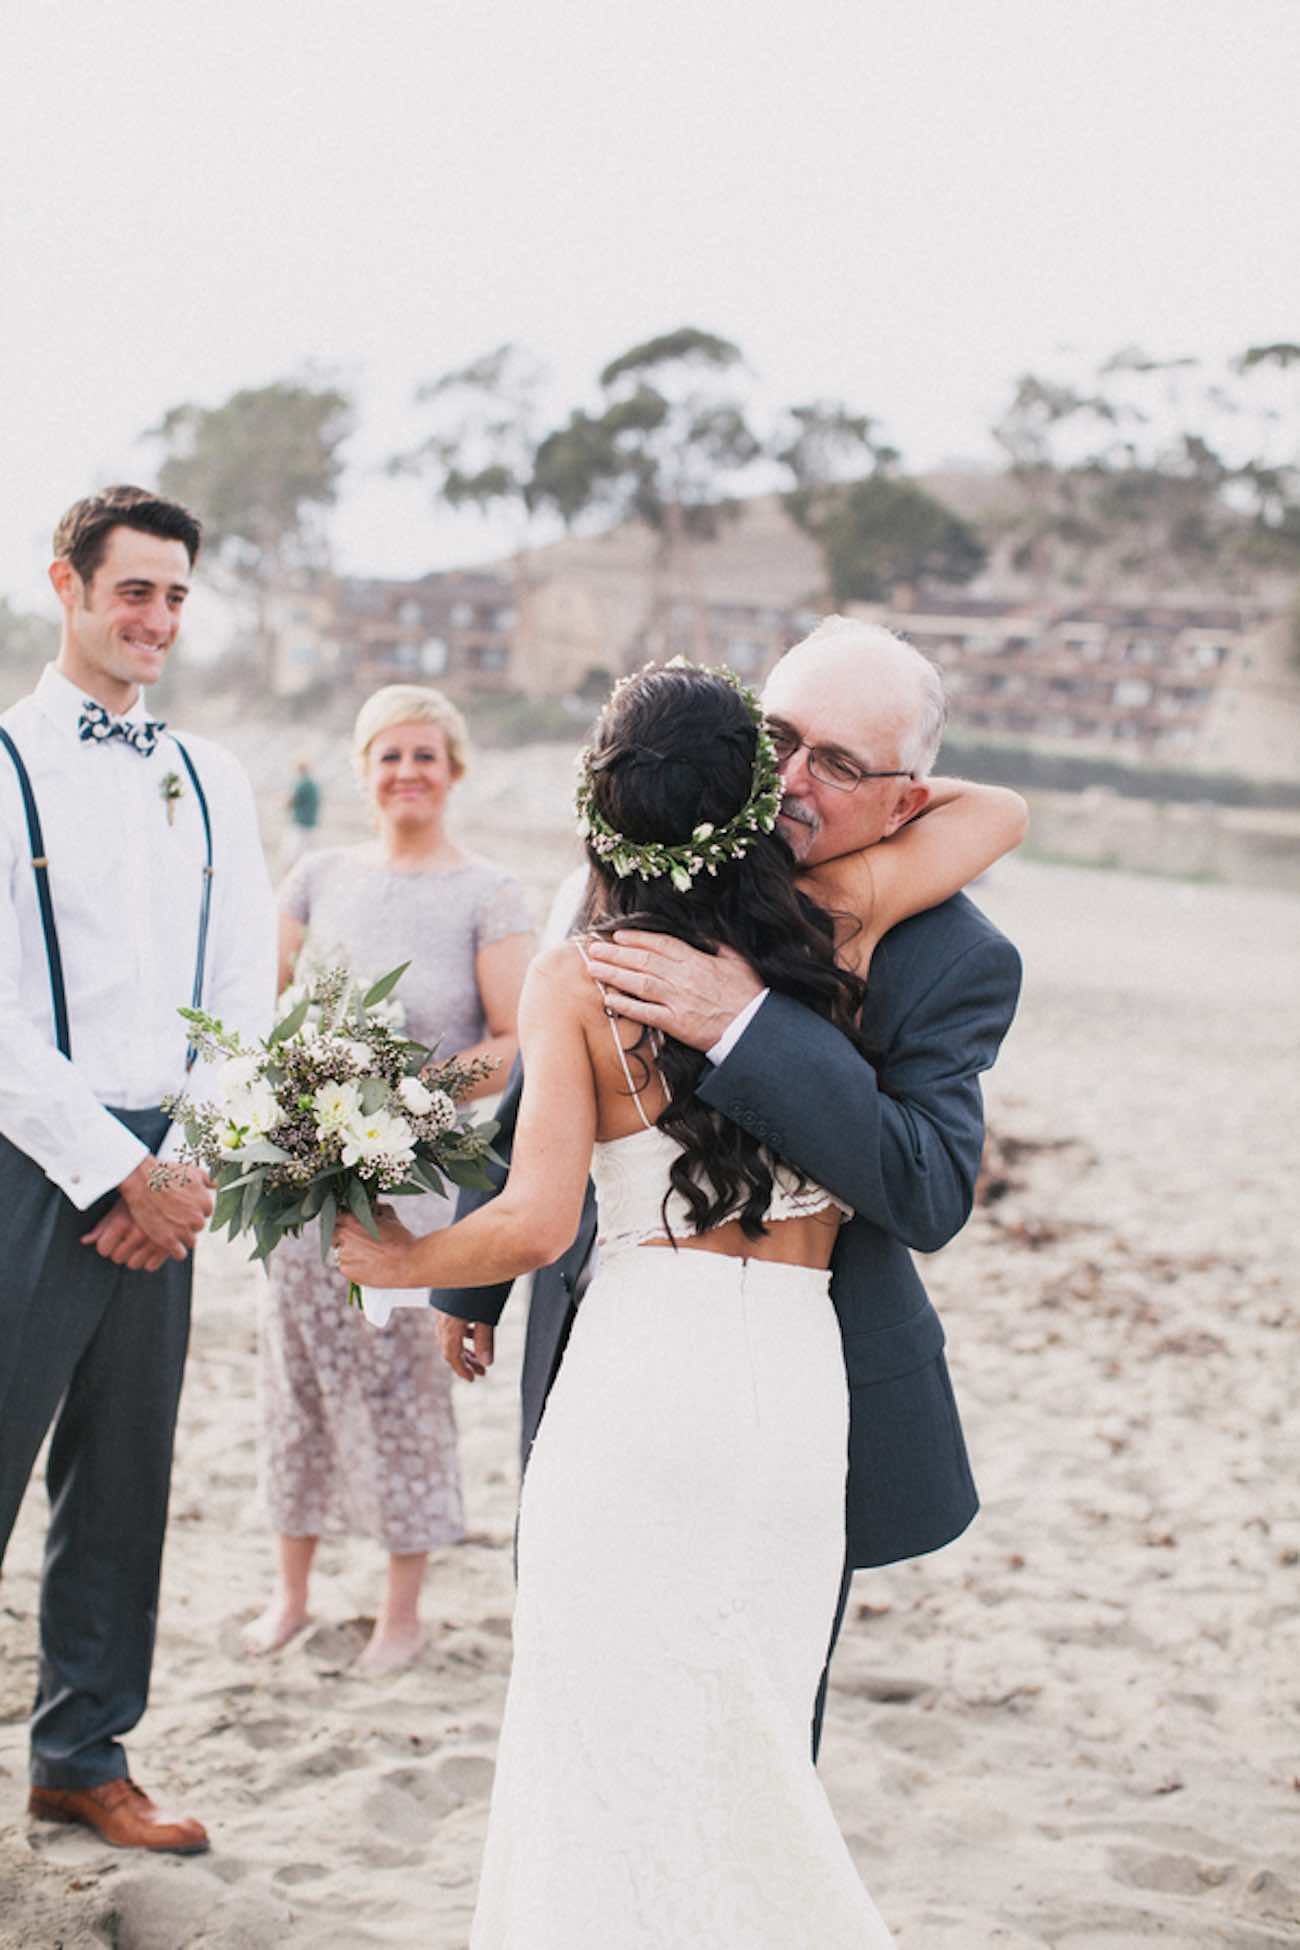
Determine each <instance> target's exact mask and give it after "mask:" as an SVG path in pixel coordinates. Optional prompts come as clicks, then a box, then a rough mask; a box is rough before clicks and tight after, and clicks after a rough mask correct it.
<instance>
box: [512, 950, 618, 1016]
mask: <svg viewBox="0 0 1300 1950" xmlns="http://www.w3.org/2000/svg"><path fill="white" fill-rule="evenodd" d="M528 979H529V981H530V982H532V983H533V984H534V986H535V987H537V988H544V989H545V990H546V992H547V994H548V995H550V996H551V997H553V998H554V999H555V1000H556V1001H561V1000H563V1001H564V1002H566V1003H568V1004H570V1005H571V1006H572V1007H573V1008H575V1009H587V1008H595V1009H597V1010H599V1009H600V1007H601V1002H600V991H599V989H598V988H597V986H596V983H595V980H594V979H593V977H592V975H591V973H590V972H589V970H588V968H587V965H586V962H585V961H584V959H583V953H582V946H581V944H580V942H579V941H578V938H577V937H576V936H575V935H570V936H569V937H568V939H567V940H565V941H557V942H556V944H555V946H554V947H552V948H543V949H542V950H541V952H540V954H537V955H535V956H534V957H533V959H532V961H531V962H530V963H529V967H528Z"/></svg>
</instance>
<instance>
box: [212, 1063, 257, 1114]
mask: <svg viewBox="0 0 1300 1950" xmlns="http://www.w3.org/2000/svg"><path fill="white" fill-rule="evenodd" d="M257 1068H258V1058H257V1057H256V1056H231V1057H228V1058H227V1059H226V1061H225V1062H224V1063H223V1064H222V1066H221V1068H220V1069H219V1070H218V1071H217V1074H216V1077H215V1079H214V1088H215V1091H216V1099H217V1102H218V1103H219V1104H220V1105H222V1107H223V1108H227V1107H229V1108H233V1106H234V1105H235V1104H237V1103H239V1102H240V1101H241V1100H242V1099H243V1097H244V1096H245V1095H246V1094H247V1092H248V1091H249V1090H252V1089H254V1088H255V1087H256V1085H257V1083H258V1081H259V1078H258V1074H257Z"/></svg>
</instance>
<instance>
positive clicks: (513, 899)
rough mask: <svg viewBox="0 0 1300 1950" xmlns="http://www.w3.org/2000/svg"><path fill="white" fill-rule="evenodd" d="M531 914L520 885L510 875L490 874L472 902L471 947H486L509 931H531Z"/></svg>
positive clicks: (510, 932) (528, 932)
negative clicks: (472, 928)
mask: <svg viewBox="0 0 1300 1950" xmlns="http://www.w3.org/2000/svg"><path fill="white" fill-rule="evenodd" d="M532 927H533V923H532V917H531V915H530V914H529V912H528V901H527V897H526V896H525V894H524V890H523V888H522V887H521V886H520V885H519V882H518V881H517V880H516V879H515V877H514V875H513V874H509V873H493V874H492V875H491V876H490V878H488V879H487V880H486V881H485V882H484V885H483V887H482V889H481V890H480V892H479V896H478V899H477V901H476V902H475V905H474V948H475V951H476V952H477V950H478V949H480V948H490V947H491V945H492V943H493V942H494V941H504V940H505V938H506V936H507V935H510V934H531V933H532Z"/></svg>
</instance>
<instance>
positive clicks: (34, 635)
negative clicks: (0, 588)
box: [0, 596, 59, 668]
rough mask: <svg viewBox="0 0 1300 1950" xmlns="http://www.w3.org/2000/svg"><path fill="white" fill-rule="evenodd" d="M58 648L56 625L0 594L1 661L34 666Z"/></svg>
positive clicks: (45, 659) (47, 658)
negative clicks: (18, 607)
mask: <svg viewBox="0 0 1300 1950" xmlns="http://www.w3.org/2000/svg"><path fill="white" fill-rule="evenodd" d="M58 647H59V632H58V629H57V627H56V626H55V624H53V623H51V622H50V621H49V620H48V619H47V618H46V617H44V616H33V615H32V614H31V613H30V611H28V610H23V609H15V607H14V605H13V604H12V603H11V602H10V600H9V598H8V597H7V596H0V661H2V662H4V663H6V664H19V665H24V666H32V667H33V668H35V667H36V666H38V665H40V664H42V663H48V662H49V659H50V658H51V657H52V656H53V655H54V653H55V651H56V650H57V649H58Z"/></svg>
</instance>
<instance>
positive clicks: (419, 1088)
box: [397, 1077, 433, 1117]
mask: <svg viewBox="0 0 1300 1950" xmlns="http://www.w3.org/2000/svg"><path fill="white" fill-rule="evenodd" d="M397 1094H398V1096H399V1097H400V1098H401V1100H402V1102H403V1103H404V1104H405V1105H406V1108H407V1109H408V1110H409V1111H410V1113H411V1115H412V1116H413V1117H423V1116H425V1114H426V1113H427V1112H428V1111H431V1110H432V1109H433V1092H432V1091H431V1090H426V1089H425V1087H424V1085H423V1084H422V1083H421V1082H420V1079H419V1077H403V1078H402V1081H401V1082H400V1083H399V1084H398V1086H397Z"/></svg>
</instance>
